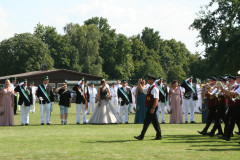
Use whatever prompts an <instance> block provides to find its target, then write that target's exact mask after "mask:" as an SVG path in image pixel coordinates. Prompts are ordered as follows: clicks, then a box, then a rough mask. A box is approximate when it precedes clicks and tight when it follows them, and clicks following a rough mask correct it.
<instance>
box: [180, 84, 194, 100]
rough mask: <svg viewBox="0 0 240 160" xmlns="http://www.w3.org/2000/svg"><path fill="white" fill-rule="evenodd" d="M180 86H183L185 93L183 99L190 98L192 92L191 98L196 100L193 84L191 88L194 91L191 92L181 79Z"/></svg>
mask: <svg viewBox="0 0 240 160" xmlns="http://www.w3.org/2000/svg"><path fill="white" fill-rule="evenodd" d="M181 87H183V88H184V89H185V93H184V98H185V99H190V98H191V94H193V100H195V101H196V100H198V97H197V90H196V85H193V88H194V89H195V92H193V90H192V89H191V88H190V87H189V86H188V85H187V82H186V81H183V82H182V83H181Z"/></svg>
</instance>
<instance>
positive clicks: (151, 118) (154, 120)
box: [140, 107, 162, 138]
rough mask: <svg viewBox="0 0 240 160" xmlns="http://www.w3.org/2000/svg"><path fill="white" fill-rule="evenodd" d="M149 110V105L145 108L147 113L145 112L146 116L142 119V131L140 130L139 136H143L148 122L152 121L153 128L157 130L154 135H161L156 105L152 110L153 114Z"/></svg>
mask: <svg viewBox="0 0 240 160" xmlns="http://www.w3.org/2000/svg"><path fill="white" fill-rule="evenodd" d="M150 110H151V107H148V109H147V114H146V118H145V120H144V125H143V129H142V132H141V135H140V136H141V137H144V135H145V133H146V131H147V129H148V127H149V124H150V123H151V122H152V124H153V127H154V129H155V131H156V132H157V134H156V137H158V138H159V137H162V135H161V128H160V125H159V123H158V118H157V114H156V112H157V110H158V107H156V108H155V111H154V114H151V113H150Z"/></svg>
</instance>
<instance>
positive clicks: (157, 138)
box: [152, 137, 162, 140]
mask: <svg viewBox="0 0 240 160" xmlns="http://www.w3.org/2000/svg"><path fill="white" fill-rule="evenodd" d="M152 140H162V137H156V138H154V139H152Z"/></svg>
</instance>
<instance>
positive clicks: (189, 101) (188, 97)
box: [181, 76, 198, 123]
mask: <svg viewBox="0 0 240 160" xmlns="http://www.w3.org/2000/svg"><path fill="white" fill-rule="evenodd" d="M192 80H193V77H192V76H190V78H188V79H186V80H185V81H183V82H182V83H181V87H183V88H184V89H185V93H184V95H183V96H184V100H185V109H184V113H185V123H188V112H189V108H190V119H191V123H195V122H194V107H195V106H196V100H198V97H197V90H196V85H193V83H192Z"/></svg>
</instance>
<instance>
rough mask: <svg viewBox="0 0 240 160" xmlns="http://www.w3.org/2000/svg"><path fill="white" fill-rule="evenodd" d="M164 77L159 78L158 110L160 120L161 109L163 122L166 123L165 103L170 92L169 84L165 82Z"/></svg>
mask: <svg viewBox="0 0 240 160" xmlns="http://www.w3.org/2000/svg"><path fill="white" fill-rule="evenodd" d="M162 81H163V79H162V78H159V80H157V81H156V82H157V87H158V89H159V102H158V110H157V117H158V121H159V118H160V117H159V115H160V111H161V117H162V123H163V124H164V123H165V103H166V100H167V96H168V92H167V86H166V85H164V84H163V82H162Z"/></svg>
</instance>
